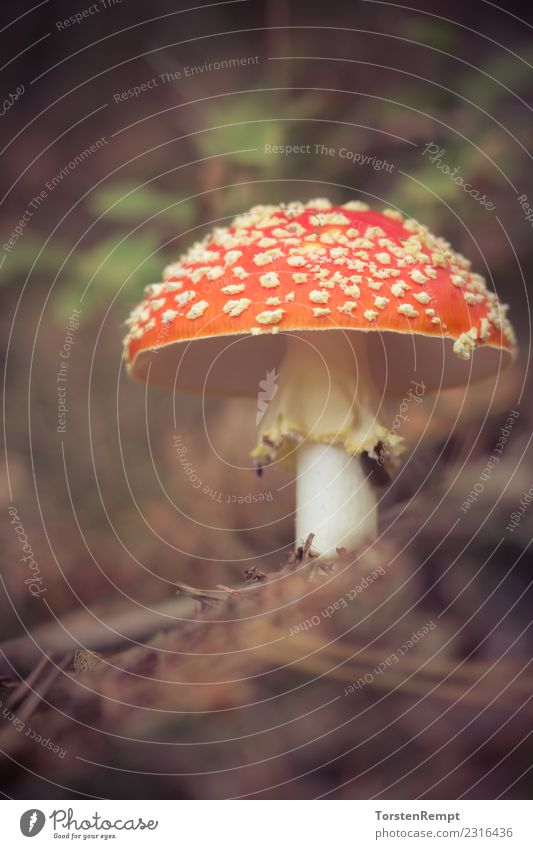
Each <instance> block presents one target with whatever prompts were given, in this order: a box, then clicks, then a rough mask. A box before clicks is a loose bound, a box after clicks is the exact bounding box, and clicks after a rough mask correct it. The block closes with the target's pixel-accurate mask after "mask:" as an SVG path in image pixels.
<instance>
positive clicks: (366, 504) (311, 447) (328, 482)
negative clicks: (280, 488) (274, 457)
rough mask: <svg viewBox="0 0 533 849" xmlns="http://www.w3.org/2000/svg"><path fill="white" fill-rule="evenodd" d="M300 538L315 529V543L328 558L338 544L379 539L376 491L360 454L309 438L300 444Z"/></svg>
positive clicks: (346, 545)
mask: <svg viewBox="0 0 533 849" xmlns="http://www.w3.org/2000/svg"><path fill="white" fill-rule="evenodd" d="M297 472H298V476H297V481H296V539H297V541H298V542H301V541H303V540H305V539H306V537H307V536H308V534H310V533H314V534H315V538H314V540H313V547H314V548H316V549H317V551H318V552H319V553H320V554H322V555H323V556H325V557H335V555H336V549H337V548H341V547H343V548H348V549H355V548H357V547H358V546H359V545H361V543H362V542H364V541H365V540H370V539H373V538H375V536H376V530H377V508H376V496H375V494H374V490H373V488H372V486H371V485H370V483H369V482H368V479H367V477H366V475H365V473H364V470H363V467H362V465H361V461H360V457H359V456H355V457H354V456H350V455H349V454H347V453H346V451H345V450H344V448H343V447H342V446H340V445H331V444H330V445H326V444H321V443H316V442H306V443H304V444H303V445H301V446H300V447H299V448H298V453H297Z"/></svg>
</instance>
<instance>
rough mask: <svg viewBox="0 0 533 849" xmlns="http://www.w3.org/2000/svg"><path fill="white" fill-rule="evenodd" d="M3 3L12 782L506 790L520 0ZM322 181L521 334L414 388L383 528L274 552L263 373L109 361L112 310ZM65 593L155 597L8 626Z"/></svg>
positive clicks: (526, 100) (1, 679)
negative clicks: (74, 634) (305, 554)
mask: <svg viewBox="0 0 533 849" xmlns="http://www.w3.org/2000/svg"><path fill="white" fill-rule="evenodd" d="M2 12H3V15H2V18H3V23H2V29H1V30H0V38H1V39H2V56H3V67H2V98H3V107H2V109H3V111H2V116H1V122H2V131H3V132H2V142H1V144H2V150H1V157H2V166H3V167H2V183H3V188H2V202H1V207H0V226H1V240H0V241H1V249H0V277H1V283H2V287H1V289H0V298H1V308H0V339H1V344H2V348H3V353H4V360H5V370H4V425H5V426H4V437H5V464H4V466H3V471H2V483H1V487H0V498H1V499H2V502H3V505H2V510H3V514H4V521H3V523H2V526H1V530H0V533H1V535H2V555H1V557H2V568H1V574H2V587H1V588H0V593H1V600H0V612H1V615H0V639H1V640H3V641H4V643H5V642H6V641H11V640H13V639H17V638H20V639H21V640H22V642H20V641H19V643H17V645H18V646H19V647H21V648H20V651H21V652H22V655H21V656H22V657H23V658H24V661H23V662H21V665H20V667H19V668H15V666H13V665H10V664H9V662H7V660H6V657H9V655H8V654H3V655H2V656H3V658H4V663H3V666H2V669H1V675H0V700H1V702H2V704H1V705H0V720H1V722H2V727H1V729H0V748H1V749H2V751H3V752H4V755H3V757H2V758H1V764H2V766H1V775H2V780H1V789H2V791H3V792H4V793H5V794H6V795H8V796H14V797H16V798H38V797H41V798H56V797H57V798H66V797H75V796H80V797H82V796H97V797H117V798H129V797H139V798H146V797H154V798H157V797H163V798H167V797H169V798H229V797H235V796H255V797H257V798H269V797H274V798H314V797H317V796H325V795H327V796H329V797H333V798H335V797H336V798H371V797H380V796H381V797H383V798H418V797H420V796H427V797H428V798H457V797H459V796H463V795H464V796H465V797H467V798H468V797H471V798H486V797H488V798H495V797H498V796H503V797H508V798H525V797H529V796H530V794H531V792H532V790H533V787H532V781H533V777H532V773H531V766H532V764H533V761H532V745H531V741H530V738H529V735H530V732H531V719H532V711H531V703H530V700H531V697H532V695H533V693H532V687H531V684H532V678H531V675H530V672H529V664H530V659H531V648H532V638H531V633H530V624H531V603H532V601H533V596H532V593H531V588H530V584H531V565H532V564H531V554H530V551H529V542H530V536H531V535H530V532H529V530H530V527H531V523H530V516H529V515H528V513H527V507H528V504H529V501H528V500H527V498H525V495H526V494H527V493H528V492H529V490H530V488H531V486H532V484H533V469H532V467H531V462H530V460H531V449H530V440H531V423H532V417H533V403H532V401H531V396H530V391H529V390H530V378H529V372H528V365H529V351H530V311H529V300H528V287H529V280H530V278H531V275H532V273H533V252H532V248H531V245H532V239H531V228H532V221H531V220H529V221H528V217H532V216H533V213H532V212H531V209H530V208H529V204H532V206H533V185H532V181H531V159H532V157H531V153H530V150H531V148H532V142H533V123H532V120H531V111H532V107H533V82H532V79H533V78H532V62H533V42H532V39H531V32H532V25H533V20H531V10H530V8H529V6H528V4H526V3H519V2H516V3H510V4H506V5H505V8H503V7H502V8H499V7H498V5H497V4H494V3H488V2H484V0H476V2H473V3H471V4H465V3H460V2H456V0H447V2H446V3H444V2H443V3H440V2H437V1H436V0H432V2H431V3H429V5H428V4H427V3H421V2H420V3H419V4H418V7H415V6H412V7H410V8H407V7H405V6H402V5H400V4H395V3H385V2H379V0H375V1H374V0H357V2H348V0H338V2H336V3H332V4H329V5H327V6H326V5H324V4H323V3H314V2H303V0H302V2H299V1H298V0H291V2H283V0H264V2H263V1H261V2H247V0H242V2H241V0H237V2H222V3H213V4H207V5H202V6H201V7H199V8H197V9H191V10H188V11H187V10H183V9H180V8H177V5H176V4H175V3H173V2H170V0H168V2H164V0H154V2H152V3H151V4H149V6H145V5H144V4H135V3H133V2H131V0H121V2H119V0H105V2H104V0H99V2H96V3H94V4H93V5H91V4H89V3H87V4H86V5H83V2H81V3H80V2H78V3H76V4H74V5H73V4H72V3H71V2H66V0H65V2H62V0H55V1H53V2H46V0H45V2H41V3H38V4H37V3H35V4H31V3H24V2H23V3H12V2H6V3H4V4H3V6H2ZM279 145H299V146H302V145H303V146H309V152H297V153H290V154H287V155H285V154H283V153H275V152H269V151H270V150H271V147H269V146H279ZM315 146H316V147H315ZM322 146H324V148H323V147H322ZM325 148H327V152H325ZM331 151H333V153H331ZM432 156H433V159H432ZM442 165H445V166H447V169H448V170H446V168H443V167H439V166H442ZM457 175H461V176H462V177H463V179H464V180H465V182H467V183H468V184H469V186H470V187H471V188H470V190H469V191H465V188H464V187H462V186H461V185H460V184H459V183H458V181H457V180H456V179H455V178H456V177H457ZM313 197H329V198H330V199H331V200H332V201H337V202H341V203H342V202H346V201H348V200H352V199H357V200H362V201H365V202H367V203H369V204H370V205H371V206H374V207H376V208H378V209H380V208H382V207H384V206H389V207H395V208H398V209H400V210H401V211H403V212H404V213H405V214H406V215H408V216H412V217H414V218H417V219H418V220H420V221H422V222H423V223H424V224H427V225H428V226H429V227H430V228H431V230H432V231H433V232H436V233H437V234H439V235H443V236H444V237H445V238H446V239H448V240H449V241H450V242H451V243H452V244H453V245H454V247H455V248H456V249H458V250H460V251H461V252H462V253H464V254H465V255H466V256H468V257H469V258H470V259H471V260H472V263H473V266H474V268H475V269H476V270H478V271H479V272H480V273H482V274H484V275H485V276H486V277H487V278H488V279H489V281H490V286H491V287H492V288H493V289H495V291H497V293H498V295H499V297H500V299H501V300H502V301H505V302H507V303H509V304H510V317H511V319H512V321H513V324H514V326H515V329H516V331H517V334H518V339H519V344H520V357H519V359H518V361H517V362H516V364H515V365H514V366H513V367H512V368H511V369H510V370H508V371H506V372H505V374H504V375H502V376H499V378H498V380H496V381H495V382H493V383H492V384H491V386H490V387H488V388H487V387H486V386H485V387H476V386H469V387H467V389H465V390H455V391H453V392H452V391H450V392H447V393H440V394H439V395H438V396H434V397H431V398H429V397H428V398H425V399H424V403H423V404H421V405H417V406H416V409H412V410H411V412H410V420H409V422H406V424H405V429H404V430H403V431H402V435H403V436H404V437H405V438H406V442H407V444H408V451H407V453H406V457H405V462H404V464H403V467H402V470H401V473H400V474H399V475H398V477H397V478H396V479H395V480H394V481H393V482H391V483H390V484H389V485H388V486H387V487H385V488H384V489H382V490H381V491H380V498H381V507H382V510H381V522H382V528H381V531H382V533H381V535H380V539H379V540H378V542H377V543H376V544H375V545H374V546H372V547H371V549H369V550H368V551H364V552H359V553H357V555H356V556H355V555H354V556H353V557H351V558H348V559H347V560H346V562H344V561H343V563H342V565H341V567H340V568H338V569H337V571H336V572H335V573H332V574H328V575H324V574H322V575H315V576H313V575H312V574H311V572H312V569H311V568H310V567H309V564H306V563H305V561H303V562H302V563H296V565H295V567H294V569H292V570H291V569H286V568H285V569H284V564H286V562H287V558H288V557H290V551H291V548H292V543H293V538H292V537H293V516H292V511H293V504H294V501H293V499H294V487H293V482H292V479H291V476H290V475H288V474H287V473H286V472H285V471H284V470H283V469H280V468H278V467H273V468H269V469H267V470H266V471H265V473H264V475H263V476H262V477H257V475H255V473H254V471H253V469H252V468H251V464H250V461H249V459H248V450H249V448H251V447H252V446H253V444H254V439H255V432H256V425H255V415H256V401H255V399H252V400H251V401H249V402H248V401H242V400H239V401H236V400H232V399H222V400H221V399H216V400H215V399H204V398H202V397H201V396H178V395H173V394H172V393H171V392H168V393H166V392H162V391H160V390H157V389H152V388H148V389H147V388H146V387H144V386H142V385H141V384H135V383H133V382H132V381H130V380H129V379H128V377H127V375H126V374H125V370H124V367H123V364H122V362H121V353H122V345H121V340H122V338H123V336H124V334H125V328H124V321H125V319H126V317H127V315H128V313H129V311H130V309H131V308H132V307H133V306H134V305H135V304H136V302H137V301H138V300H139V298H140V297H141V295H142V292H143V289H144V287H145V286H146V285H148V284H149V283H152V282H156V281H158V280H160V278H161V271H162V268H163V267H164V266H165V265H167V264H168V263H169V262H171V261H173V260H175V259H177V258H178V256H179V255H180V253H182V252H183V251H184V250H185V249H186V248H187V247H188V246H189V245H190V244H191V243H192V242H193V241H195V240H197V239H199V238H202V237H203V236H204V235H205V234H206V233H207V232H208V231H209V230H210V229H211V228H212V227H213V226H215V225H216V224H222V225H226V224H228V223H229V222H230V221H231V219H232V218H233V216H235V215H236V214H238V213H240V212H242V211H244V210H246V209H247V208H249V207H250V206H252V205H254V204H259V203H278V202H280V201H290V200H296V199H300V200H308V199H309V198H313ZM65 347H66V348H67V351H68V356H67V357H66V358H65V357H64V356H63V355H62V353H61V352H62V351H65ZM65 360H67V366H66V367H65V366H62V365H61V363H62V362H65ZM61 368H63V372H64V373H62V374H60V371H61ZM58 375H59V376H61V377H62V378H64V380H59V381H58ZM59 388H61V390H63V394H62V395H61V396H59V395H58V391H59ZM65 399H66V401H65ZM60 401H61V402H62V403H63V407H66V410H65V411H60V410H59V406H58V404H59V402H60ZM61 412H63V418H62V419H61V420H59V419H58V415H59V414H60V413H61ZM515 413H516V415H515ZM509 422H510V424H509ZM58 427H59V430H58ZM502 428H503V429H504V430H505V432H506V434H507V435H506V436H505V443H504V444H503V449H502V452H501V457H500V458H499V460H500V461H499V463H498V464H497V465H496V466H495V468H494V469H491V470H490V472H489V473H488V474H487V471H486V466H487V461H488V459H489V458H490V457H491V455H493V453H494V449H495V447H496V446H497V445H498V443H499V441H500V440H501V438H502ZM176 436H179V437H180V439H181V444H182V445H183V446H185V448H186V459H187V464H184V463H183V462H180V459H179V457H178V455H177V453H176V441H175V440H176ZM182 456H183V455H182ZM198 482H199V483H198ZM474 488H476V489H474ZM472 491H474V492H475V498H473V499H471V500H470V503H469V506H468V508H466V509H463V507H464V504H465V502H466V501H467V499H468V497H469V494H470V493H472ZM532 492H533V490H532ZM252 496H253V497H252ZM531 497H532V496H531V494H530V495H529V499H530V500H531ZM524 499H525V500H524ZM532 509H533V508H532ZM10 510H11V511H12V510H15V511H16V517H15V514H14V513H13V512H11V513H10V512H9V511H10ZM517 511H518V513H517ZM513 514H515V517H516V515H519V516H520V519H519V521H518V522H517V520H516V518H515V519H512V516H513ZM531 515H533V513H532V514H531ZM513 521H514V522H515V523H516V524H515V525H513V526H512V530H509V527H508V526H509V524H510V523H512V522H513ZM16 528H17V529H18V530H16ZM21 528H22V530H20V529H21ZM24 545H28V546H30V548H31V552H32V557H33V560H31V561H28V560H26V561H21V555H29V552H28V550H27V549H26V548H22V549H21V546H24ZM28 562H32V563H33V564H35V565H33V566H32V567H29V566H28ZM32 569H33V571H32ZM253 570H255V571H253ZM375 570H381V571H379V572H378V573H377V574H378V576H379V577H378V578H376V579H375V580H373V581H371V582H370V584H371V585H369V586H368V587H367V588H365V589H364V591H360V592H359V591H358V592H357V593H356V597H355V600H353V601H350V602H349V604H347V606H341V605H339V606H338V607H337V608H335V615H330V616H327V615H322V613H321V611H324V610H326V609H327V608H328V606H329V605H333V604H334V603H335V601H338V600H339V599H340V598H344V597H346V593H350V591H351V590H352V589H353V588H354V587H359V586H361V581H362V580H363V579H364V578H365V577H368V575H369V574H372V573H373V572H375ZM263 574H264V575H266V576H269V577H271V578H273V580H272V581H270V582H268V580H255V581H254V580H253V579H254V577H255V578H256V579H257V578H261V577H262V575H263ZM28 579H30V580H31V579H33V580H34V581H35V582H36V584H35V585H34V591H32V590H30V589H29V587H30V583H29V581H28ZM245 580H247V581H248V583H247V585H246V586H247V587H248V589H249V590H250V591H249V592H246V593H245V594H244V595H241V596H232V597H230V599H229V601H228V602H227V603H226V605H225V606H223V607H222V608H220V607H217V608H213V607H207V608H206V609H205V610H203V611H202V614H201V615H202V617H203V619H204V620H205V621H204V622H202V623H200V624H194V623H191V622H190V623H187V624H186V625H185V626H184V625H182V624H181V625H180V623H178V624H177V625H176V627H173V628H170V629H169V628H168V623H167V624H165V623H162V622H158V621H157V612H158V610H159V609H160V605H161V604H165V603H166V602H167V601H169V600H171V599H173V598H175V595H176V584H177V583H178V582H180V583H184V584H188V585H192V586H194V587H201V588H205V589H213V588H215V587H216V586H217V585H224V586H230V587H238V586H242V585H243V582H245ZM85 609H88V610H89V611H90V612H91V613H90V614H86V615H88V616H89V618H91V616H92V617H93V618H95V621H96V619H97V618H100V617H102V618H104V619H105V620H106V621H107V622H109V623H111V625H110V627H111V628H113V627H114V625H113V623H114V622H115V620H114V618H113V617H115V616H121V615H123V614H126V615H128V616H133V617H135V616H136V615H137V614H138V613H139V612H145V611H146V610H148V611H154V614H155V619H154V622H155V624H154V627H153V629H152V633H150V634H147V635H146V637H145V638H143V639H142V640H140V641H139V644H136V645H133V646H132V644H131V643H130V642H129V641H127V640H124V641H121V640H120V628H117V630H118V631H119V634H118V637H117V641H116V645H115V646H114V647H113V648H112V649H109V650H108V651H105V652H101V653H99V654H98V655H93V654H88V653H87V652H85V654H83V655H81V656H80V655H77V656H76V658H73V656H72V653H70V654H69V653H66V654H64V656H63V655H62V656H61V657H54V658H53V660H52V661H50V660H47V659H46V653H47V651H46V644H45V643H44V642H43V643H42V644H41V642H40V640H39V638H38V637H37V638H35V639H36V643H37V645H38V646H39V647H40V648H39V651H40V652H41V654H42V657H41V658H39V657H36V656H35V651H30V649H31V646H32V645H33V646H34V647H35V643H31V639H30V638H29V637H28V636H27V634H35V633H37V634H39V633H40V632H38V631H36V630H35V629H37V628H38V627H39V626H42V625H44V624H46V623H50V622H54V621H57V622H65V621H66V622H68V621H70V620H68V619H66V617H69V616H77V615H80V614H82V613H83V611H84V610H85ZM312 617H318V618H319V620H320V624H313V627H312V628H311V629H307V630H306V629H302V631H301V632H300V633H299V634H298V635H294V636H291V629H294V628H295V626H297V625H298V623H302V622H305V621H306V620H307V619H312ZM117 621H118V620H117ZM59 627H60V626H59ZM65 627H66V631H68V626H65ZM424 629H425V631H424ZM418 631H423V632H424V633H423V636H422V637H417V638H416V640H414V641H413V640H412V637H413V634H414V633H417V632H418ZM410 639H411V641H412V645H409V647H408V650H406V651H405V653H404V655H402V656H401V658H400V659H398V661H390V662H389V664H388V665H387V664H386V660H387V659H390V658H391V657H392V655H395V654H396V655H397V654H398V650H399V649H400V647H401V646H403V645H405V644H406V641H408V640H410ZM24 640H25V642H24ZM2 645H3V644H2ZM87 646H88V647H89V648H90V638H89V639H88V642H87ZM87 646H84V645H80V646H79V648H80V649H83V648H86V647H87ZM0 648H2V646H0ZM25 652H26V654H24V653H25ZM398 656H399V655H398ZM57 661H59V664H60V667H61V668H56V667H55V665H54V664H55V663H56V662H57ZM383 663H385V664H386V669H387V671H386V672H385V671H383V669H381V666H380V665H381V664H383ZM376 669H381V671H376ZM52 673H53V678H50V676H51V675H52ZM28 674H30V675H31V674H33V678H32V679H31V682H32V683H31V686H30V687H29V688H28V687H26V688H22V689H20V678H21V676H26V675H28ZM365 676H367V677H366V678H365ZM49 678H50V680H49ZM361 681H363V684H361ZM47 682H48V683H47ZM354 682H359V685H358V686H357V687H354V690H353V691H352V692H351V693H347V694H346V695H345V688H348V687H349V685H350V684H353V683H354ZM11 714H12V715H13V717H16V718H18V720H19V722H22V723H23V726H22V728H18V729H17V727H16V722H15V719H13V718H12V716H11ZM23 729H24V730H23ZM28 729H30V730H31V731H32V732H35V733H32V734H29V733H27V731H28ZM36 735H37V736H40V738H41V742H39V741H38V740H37V741H36ZM43 741H45V742H43ZM47 741H48V742H51V745H50V746H48V742H47ZM54 746H55V747H57V748H59V750H60V751H59V753H58V752H55V751H54V748H53V747H54ZM62 752H65V754H64V755H63V754H61V753H62Z"/></svg>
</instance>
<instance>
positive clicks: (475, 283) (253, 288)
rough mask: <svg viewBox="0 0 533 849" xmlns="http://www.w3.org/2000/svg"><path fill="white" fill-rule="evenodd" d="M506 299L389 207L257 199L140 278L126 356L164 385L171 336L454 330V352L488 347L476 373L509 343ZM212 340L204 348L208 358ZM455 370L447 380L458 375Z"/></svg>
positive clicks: (496, 361) (509, 348) (497, 361)
mask: <svg viewBox="0 0 533 849" xmlns="http://www.w3.org/2000/svg"><path fill="white" fill-rule="evenodd" d="M506 309H507V308H506V307H505V305H500V303H499V301H498V298H497V296H496V294H495V293H494V292H491V291H489V290H488V289H487V287H486V284H485V280H484V278H483V277H481V276H480V275H479V274H476V273H473V272H471V271H470V263H469V262H468V260H466V259H465V258H464V257H463V256H461V255H460V254H458V253H456V252H455V251H454V250H453V249H452V248H451V247H450V245H449V244H448V243H447V242H446V241H444V240H443V239H440V238H437V237H435V236H433V235H432V234H431V233H430V232H429V230H428V229H427V228H426V227H423V226H422V225H420V224H419V223H418V222H416V221H414V220H404V219H403V217H402V216H401V215H400V214H399V213H397V212H395V211H393V210H385V211H384V212H383V213H379V212H374V211H372V210H370V209H369V208H368V207H367V206H366V204H362V203H359V202H350V203H347V204H344V205H343V206H333V205H332V204H331V203H330V202H329V201H326V200H315V201H309V202H308V203H306V204H303V203H290V204H287V205H280V206H257V207H254V208H253V209H251V210H250V212H248V213H246V214H243V215H239V216H238V217H237V218H236V219H235V220H234V221H233V223H232V224H231V226H230V227H228V228H216V229H215V230H214V232H213V233H212V234H210V235H209V236H208V237H207V238H205V239H204V240H203V241H202V242H198V243H197V244H195V245H193V247H192V248H191V249H190V250H189V251H188V252H187V253H186V254H185V255H184V256H183V257H182V258H181V260H180V261H179V262H177V263H174V264H172V265H170V266H168V267H167V268H166V269H165V271H164V280H163V282H162V283H157V284H154V285H151V286H149V287H148V289H147V290H146V297H145V299H144V300H143V301H142V302H141V303H140V304H139V305H138V306H137V307H136V308H135V310H134V311H133V313H132V314H131V317H130V319H129V324H130V329H129V333H128V335H127V337H126V339H125V352H124V358H125V361H126V363H127V365H128V369H129V371H130V373H131V374H132V375H133V376H134V377H137V378H139V379H145V380H150V382H155V383H164V384H169V383H172V381H173V379H174V377H175V373H176V362H177V360H178V359H179V358H178V356H177V352H176V350H173V352H172V354H170V349H171V348H173V346H175V344H176V343H183V342H187V341H192V340H200V339H211V340H213V339H218V340H220V337H230V336H250V335H253V336H261V335H268V336H271V335H272V334H274V333H278V332H279V331H281V332H287V331H288V332H291V331H293V332H294V331H299V332H301V331H313V330H338V329H340V330H344V331H348V330H349V331H352V330H357V331H374V332H375V331H381V333H386V334H387V337H388V336H389V334H393V335H408V336H410V337H413V335H414V336H416V337H417V341H418V339H419V337H420V339H422V337H433V339H434V337H438V339H439V340H441V346H442V345H443V344H444V343H445V345H446V347H447V348H449V347H450V343H449V342H445V340H452V341H453V352H454V353H455V354H456V355H457V356H458V357H459V358H460V359H462V360H469V359H470V357H471V354H472V352H473V351H474V349H476V348H479V349H492V352H493V355H494V356H492V357H491V358H489V359H488V360H487V363H486V364H485V365H484V367H483V369H482V370H481V371H480V370H479V369H478V370H477V371H478V373H477V374H476V376H481V375H482V374H487V373H491V372H493V371H495V370H496V368H498V365H500V366H501V364H502V353H505V355H506V356H505V357H504V359H510V358H509V357H508V356H507V354H512V353H513V351H514V348H515V338H514V333H513V330H512V327H511V325H510V323H509V321H508V320H507V319H506V317H505V313H506ZM229 341H230V340H227V339H226V343H227V342H229ZM255 341H256V342H257V341H259V340H255ZM411 344H412V343H411ZM181 347H182V348H183V346H181ZM192 347H193V348H196V346H192ZM199 347H202V346H199ZM263 347H264V345H263ZM216 350H217V349H216V348H215V347H213V345H211V346H210V347H209V350H208V351H207V352H206V353H207V359H208V360H209V359H211V358H212V356H213V354H214V352H215V351H216ZM256 350H257V353H259V350H258V349H256ZM265 350H266V348H265ZM423 350H425V348H424V349H423ZM163 354H164V356H163ZM156 355H157V356H156ZM169 356H170V357H171V359H169ZM477 356H478V355H477V353H476V357H475V358H474V359H477ZM449 359H450V358H449V356H448V360H449ZM241 361H242V354H241ZM477 365H478V364H477V363H476V366H477ZM469 367H470V368H471V364H469ZM462 373H463V375H466V379H468V371H466V372H465V370H464V368H463V370H462ZM454 374H455V377H452V378H451V380H449V381H448V380H447V382H452V383H453V382H455V383H456V382H462V380H463V379H464V378H461V377H460V376H459V372H458V371H457V369H455V371H454ZM192 382H194V381H191V380H188V381H187V380H185V384H191V383H192ZM254 385H256V384H254ZM187 388H190V385H188V386H187ZM230 391H231V390H230Z"/></svg>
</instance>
